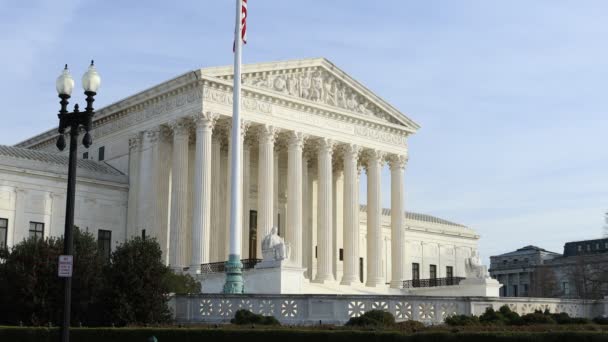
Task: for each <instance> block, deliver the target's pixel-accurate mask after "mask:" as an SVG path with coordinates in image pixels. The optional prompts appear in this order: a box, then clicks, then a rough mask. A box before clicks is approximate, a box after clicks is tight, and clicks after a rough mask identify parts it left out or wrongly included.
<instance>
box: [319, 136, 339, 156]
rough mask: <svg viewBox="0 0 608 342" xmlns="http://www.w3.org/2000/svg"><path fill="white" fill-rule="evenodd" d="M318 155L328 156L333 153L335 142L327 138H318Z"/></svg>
mask: <svg viewBox="0 0 608 342" xmlns="http://www.w3.org/2000/svg"><path fill="white" fill-rule="evenodd" d="M318 142H319V144H318V149H319V153H329V154H330V155H331V154H333V152H334V146H335V145H336V144H335V142H334V141H333V140H331V139H329V138H320V139H319V140H318Z"/></svg>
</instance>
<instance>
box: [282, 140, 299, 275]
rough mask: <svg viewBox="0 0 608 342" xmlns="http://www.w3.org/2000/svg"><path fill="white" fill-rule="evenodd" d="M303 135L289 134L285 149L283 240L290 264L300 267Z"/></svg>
mask: <svg viewBox="0 0 608 342" xmlns="http://www.w3.org/2000/svg"><path fill="white" fill-rule="evenodd" d="M303 143H304V135H303V134H302V133H299V132H290V136H289V146H288V149H287V163H288V165H287V220H286V221H285V222H286V224H285V225H286V227H285V228H286V229H285V233H286V234H285V240H286V242H287V243H289V244H291V255H290V257H289V261H290V262H291V264H293V265H295V266H297V267H302V145H303Z"/></svg>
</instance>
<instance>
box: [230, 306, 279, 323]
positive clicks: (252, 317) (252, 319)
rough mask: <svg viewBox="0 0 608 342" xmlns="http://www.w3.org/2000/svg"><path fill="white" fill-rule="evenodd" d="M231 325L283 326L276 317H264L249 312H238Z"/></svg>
mask: <svg viewBox="0 0 608 342" xmlns="http://www.w3.org/2000/svg"><path fill="white" fill-rule="evenodd" d="M230 323H232V324H237V325H245V324H259V325H281V323H279V321H278V320H277V319H276V318H274V316H262V315H258V314H255V313H253V312H251V311H249V310H244V309H241V310H238V311H237V312H236V314H235V315H234V318H233V319H231V320H230Z"/></svg>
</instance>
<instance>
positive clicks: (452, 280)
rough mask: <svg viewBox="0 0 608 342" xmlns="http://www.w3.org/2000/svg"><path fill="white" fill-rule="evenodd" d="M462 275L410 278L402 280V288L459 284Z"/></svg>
mask: <svg viewBox="0 0 608 342" xmlns="http://www.w3.org/2000/svg"><path fill="white" fill-rule="evenodd" d="M463 279H465V278H464V277H448V278H429V279H412V280H404V281H403V288H405V289H409V288H413V287H435V286H453V285H458V284H460V281H461V280H463Z"/></svg>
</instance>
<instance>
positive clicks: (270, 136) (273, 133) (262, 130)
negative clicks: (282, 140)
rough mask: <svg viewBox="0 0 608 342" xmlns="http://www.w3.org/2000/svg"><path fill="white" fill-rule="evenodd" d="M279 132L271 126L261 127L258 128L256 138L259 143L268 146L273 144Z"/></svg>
mask: <svg viewBox="0 0 608 342" xmlns="http://www.w3.org/2000/svg"><path fill="white" fill-rule="evenodd" d="M278 132H279V130H278V129H277V128H276V127H275V126H272V125H261V126H259V128H258V138H259V139H260V143H262V142H265V143H269V144H274V142H275V140H276V138H277V134H278Z"/></svg>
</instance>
